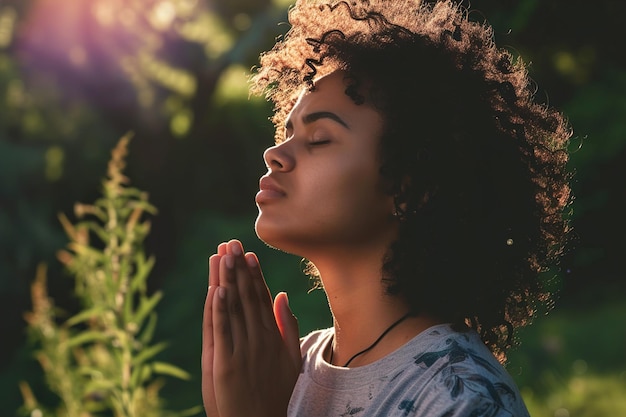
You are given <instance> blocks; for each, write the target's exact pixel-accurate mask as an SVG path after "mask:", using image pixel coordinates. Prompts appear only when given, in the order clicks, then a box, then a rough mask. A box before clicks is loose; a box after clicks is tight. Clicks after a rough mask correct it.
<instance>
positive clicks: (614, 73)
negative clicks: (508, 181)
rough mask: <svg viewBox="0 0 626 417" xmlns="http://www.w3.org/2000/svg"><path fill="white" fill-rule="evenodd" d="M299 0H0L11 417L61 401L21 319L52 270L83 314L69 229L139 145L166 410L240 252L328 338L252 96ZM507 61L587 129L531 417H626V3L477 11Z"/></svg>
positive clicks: (0, 332)
mask: <svg viewBox="0 0 626 417" xmlns="http://www.w3.org/2000/svg"><path fill="white" fill-rule="evenodd" d="M289 3H290V2H289V1H288V0H91V1H85V0H62V1H61V0H0V416H2V417H4V416H8V417H10V416H14V415H16V410H17V409H18V407H19V406H20V405H21V398H20V394H19V390H18V387H17V383H18V381H19V380H28V381H29V382H30V383H31V384H32V386H33V388H34V389H35V391H36V392H37V394H38V396H40V397H41V398H42V399H47V400H48V401H50V402H52V403H53V402H54V398H53V397H52V396H51V395H49V394H46V388H45V385H44V383H43V380H42V373H41V370H40V369H39V366H38V364H37V363H36V362H35V361H34V359H33V356H32V355H33V346H32V344H31V343H29V341H28V340H27V338H26V334H25V322H24V320H23V313H24V312H25V311H27V310H28V309H29V308H30V301H29V283H30V282H31V281H32V280H33V278H34V277H35V269H36V266H37V264H38V263H39V262H42V261H43V262H47V263H48V264H49V268H50V270H49V287H50V293H51V295H52V296H53V297H54V299H55V300H56V303H57V304H58V306H59V307H61V308H62V309H63V310H65V311H67V312H72V311H75V310H76V309H77V308H78V305H77V302H76V300H75V299H74V298H73V296H72V288H73V284H72V280H71V277H70V276H68V274H67V273H65V272H64V271H63V269H62V268H61V267H60V265H59V263H58V262H57V261H56V259H55V253H56V251H57V250H58V249H60V248H62V247H63V246H64V245H65V243H66V239H65V236H64V233H63V231H62V228H61V226H60V224H59V222H58V220H57V214H58V213H59V212H65V213H68V214H69V213H71V211H72V206H73V204H74V202H76V201H81V202H92V201H93V200H94V199H95V198H96V197H97V196H98V193H99V191H100V180H101V178H102V176H103V175H104V173H105V167H106V162H107V160H108V158H109V152H110V150H111V148H112V147H113V146H114V144H115V143H116V142H117V140H118V138H119V137H121V136H122V135H123V134H124V133H126V132H127V131H130V130H132V131H134V132H135V137H134V139H133V141H132V142H131V147H130V152H131V153H130V157H129V166H128V169H127V171H126V172H127V174H128V175H129V176H130V178H131V180H132V183H133V185H134V186H136V187H138V188H141V189H143V190H146V191H148V192H149V193H150V196H151V202H152V203H154V204H155V205H156V206H157V207H158V209H159V214H158V216H157V217H156V218H154V219H153V231H152V233H151V235H150V236H149V238H148V241H147V252H148V253H150V254H154V255H155V256H156V259H157V264H156V268H155V270H154V272H153V274H152V276H151V278H150V286H151V288H152V289H157V288H158V289H163V290H164V291H165V298H164V300H163V301H162V302H161V304H160V305H159V308H158V312H159V327H158V334H157V336H156V337H157V338H158V339H165V340H170V341H171V342H172V344H171V347H170V348H169V349H168V350H166V351H165V352H164V353H163V354H162V357H163V359H164V360H166V361H170V362H173V363H175V364H177V365H178V366H181V367H183V368H185V369H186V370H188V371H190V372H191V374H192V375H193V379H192V380H191V381H190V382H185V381H175V380H171V381H168V382H167V384H166V385H165V388H164V390H163V392H162V394H163V398H164V399H165V400H166V402H167V406H168V408H170V409H182V408H187V407H191V406H193V405H197V404H200V403H201V396H200V380H199V356H200V322H201V311H202V305H203V303H204V292H205V289H206V262H207V256H209V255H210V254H211V253H213V251H214V249H215V247H216V245H217V244H218V243H220V242H221V241H223V240H227V239H230V238H235V237H236V238H239V239H241V240H242V241H243V243H244V246H246V247H247V249H248V250H254V251H257V252H258V253H259V256H260V258H261V261H262V264H263V266H264V271H265V276H266V278H267V279H268V281H269V284H270V286H271V289H272V291H273V292H274V293H275V292H277V291H282V290H287V291H288V292H289V293H290V299H291V304H292V307H293V309H294V310H295V312H296V314H297V316H298V317H299V319H300V324H301V330H302V332H303V333H305V332H308V331H310V330H312V329H314V328H318V327H323V326H328V325H329V324H330V319H329V316H328V313H327V311H326V307H325V300H324V296H323V294H322V293H321V292H320V291H314V292H312V293H310V294H308V293H307V292H308V289H309V288H310V283H309V282H308V280H307V278H306V277H305V276H304V275H303V274H302V273H301V269H302V267H301V265H300V260H299V259H298V258H294V257H291V256H288V255H285V254H281V253H278V252H275V251H272V250H270V249H268V248H267V247H265V246H264V245H263V244H262V243H261V242H260V241H259V240H258V239H257V238H256V236H255V235H254V231H253V222H254V218H255V214H256V207H255V205H254V198H253V196H254V194H255V193H256V190H257V186H258V182H257V179H258V177H259V176H260V175H261V174H262V173H263V172H264V164H263V161H262V158H261V154H262V151H263V149H265V148H266V147H267V146H269V145H270V144H271V142H272V138H273V132H272V127H271V125H270V123H269V122H268V120H267V119H268V117H269V116H270V114H271V108H270V106H269V105H268V104H267V103H265V102H264V101H263V100H261V99H258V98H250V99H249V98H248V93H247V85H246V76H247V74H248V73H249V69H250V68H251V67H252V66H254V65H255V64H256V62H257V58H258V54H259V52H261V51H263V50H267V49H269V48H270V47H271V46H272V44H273V42H274V39H275V38H276V36H277V35H279V34H281V33H285V31H286V30H287V28H288V26H287V25H285V24H281V23H284V22H286V20H287V19H286V9H287V6H288V4H289ZM471 6H472V8H473V9H475V10H476V11H475V12H473V15H472V16H474V17H475V18H477V19H481V20H482V19H487V20H488V21H489V23H491V24H492V25H493V26H494V29H495V36H496V41H497V42H498V44H499V45H500V46H505V47H506V48H508V49H510V50H511V51H513V53H515V54H521V55H522V56H523V57H524V58H525V60H526V61H527V62H530V63H531V66H530V73H531V76H532V78H533V79H534V80H535V81H536V83H537V98H538V99H539V100H541V101H544V102H546V103H549V104H550V105H552V106H555V107H557V108H560V109H562V110H563V111H564V112H565V113H566V114H567V116H568V117H569V119H570V121H571V124H572V126H573V128H574V134H575V137H574V139H573V141H572V164H571V166H572V169H574V170H575V171H576V177H575V181H574V184H573V187H574V192H575V195H576V200H575V202H574V205H573V217H572V218H573V226H574V230H575V239H574V242H573V245H572V248H573V249H572V250H571V251H570V252H569V253H568V254H567V256H566V257H565V259H564V260H563V262H562V264H561V269H560V271H559V274H558V278H559V279H558V280H557V282H558V286H559V288H560V296H559V298H558V300H557V303H556V306H555V308H554V310H553V311H552V312H551V313H550V314H549V315H547V316H541V317H538V318H537V319H536V321H535V324H534V325H533V326H531V327H529V328H527V329H525V330H524V331H523V332H521V333H520V341H521V346H520V347H519V348H517V349H516V350H515V351H514V352H512V354H511V355H510V356H511V357H510V359H511V360H510V364H509V371H510V372H511V373H512V374H513V376H514V377H515V379H516V381H517V382H518V384H519V386H520V388H521V389H522V392H523V394H524V396H525V398H526V401H527V403H528V405H529V408H530V410H531V414H532V415H533V416H536V417H537V416H539V417H541V416H546V417H547V416H554V417H570V416H571V417H600V416H609V415H610V416H626V299H625V297H624V293H625V291H626V279H625V278H626V270H625V267H624V258H625V257H626V239H625V237H624V234H625V233H626V214H625V213H626V184H625V180H626V47H625V46H624V39H625V37H624V17H625V16H626V2H624V1H623V0H599V1H595V2H588V1H581V0H544V1H540V0H473V1H472V2H471Z"/></svg>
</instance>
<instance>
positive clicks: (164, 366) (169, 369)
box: [151, 362, 191, 381]
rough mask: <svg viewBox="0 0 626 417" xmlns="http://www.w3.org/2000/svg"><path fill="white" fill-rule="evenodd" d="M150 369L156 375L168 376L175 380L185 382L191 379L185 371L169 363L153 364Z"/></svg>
mask: <svg viewBox="0 0 626 417" xmlns="http://www.w3.org/2000/svg"><path fill="white" fill-rule="evenodd" d="M151 368H152V370H153V371H154V373H156V374H161V375H169V376H173V377H175V378H179V379H184V380H185V381H188V380H189V379H191V375H189V373H188V372H187V371H185V370H183V369H181V368H179V367H177V366H174V365H171V364H169V363H165V362H154V363H153V364H152V366H151Z"/></svg>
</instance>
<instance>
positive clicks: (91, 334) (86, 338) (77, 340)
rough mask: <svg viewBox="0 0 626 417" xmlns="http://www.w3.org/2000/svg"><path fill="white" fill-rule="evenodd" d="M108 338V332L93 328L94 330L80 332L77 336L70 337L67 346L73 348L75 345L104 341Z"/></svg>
mask: <svg viewBox="0 0 626 417" xmlns="http://www.w3.org/2000/svg"><path fill="white" fill-rule="evenodd" d="M108 339H109V336H107V335H106V334H104V333H102V332H98V331H95V330H92V331H87V332H82V333H79V334H78V335H77V336H75V337H72V338H70V339H69V340H68V341H67V347H68V348H73V347H76V346H80V345H85V344H87V343H91V342H103V341H105V340H108Z"/></svg>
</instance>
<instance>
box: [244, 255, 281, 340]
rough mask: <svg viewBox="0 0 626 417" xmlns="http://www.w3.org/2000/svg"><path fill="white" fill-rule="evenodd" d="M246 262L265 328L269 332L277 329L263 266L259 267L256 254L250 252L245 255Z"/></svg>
mask: <svg viewBox="0 0 626 417" xmlns="http://www.w3.org/2000/svg"><path fill="white" fill-rule="evenodd" d="M245 261H246V265H247V267H248V270H249V273H250V276H251V279H252V285H253V288H254V291H255V293H256V296H257V300H258V303H259V309H260V312H261V319H262V320H263V326H264V327H265V328H266V329H268V330H270V329H275V328H276V323H275V318H274V314H273V311H272V296H271V294H270V291H269V288H268V287H267V284H266V282H265V279H264V278H263V273H262V271H261V266H260V265H259V260H258V258H257V257H256V255H255V254H254V253H252V252H248V253H246V254H245Z"/></svg>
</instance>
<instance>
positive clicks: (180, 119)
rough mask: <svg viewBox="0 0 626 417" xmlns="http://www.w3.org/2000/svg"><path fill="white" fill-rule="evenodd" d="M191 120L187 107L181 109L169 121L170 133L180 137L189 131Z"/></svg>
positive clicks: (191, 116) (191, 115)
mask: <svg viewBox="0 0 626 417" xmlns="http://www.w3.org/2000/svg"><path fill="white" fill-rule="evenodd" d="M192 122H193V114H192V112H191V111H189V110H188V109H181V110H180V111H179V112H178V113H176V114H175V115H174V116H173V117H172V120H171V121H170V129H171V131H172V134H173V135H174V136H176V137H177V138H182V137H184V136H186V135H187V133H189V129H191V124H192Z"/></svg>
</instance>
